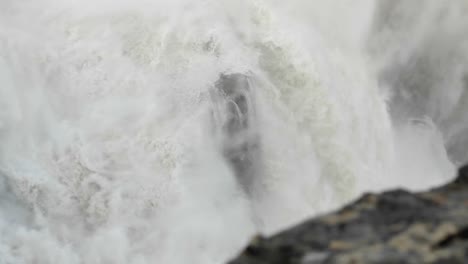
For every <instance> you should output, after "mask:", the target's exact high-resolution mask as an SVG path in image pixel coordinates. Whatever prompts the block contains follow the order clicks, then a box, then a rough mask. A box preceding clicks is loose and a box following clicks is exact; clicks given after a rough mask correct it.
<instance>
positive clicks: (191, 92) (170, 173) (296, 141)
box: [0, 0, 468, 264]
mask: <svg viewBox="0 0 468 264" xmlns="http://www.w3.org/2000/svg"><path fill="white" fill-rule="evenodd" d="M467 9H468V7H467V4H466V3H465V2H463V1H461V0H460V1H453V2H451V3H450V4H448V3H445V4H443V3H439V2H438V1H435V0H433V1H424V2H422V1H421V2H420V3H419V5H416V4H412V3H407V2H405V3H403V1H393V0H392V1H389V0H388V1H380V2H375V1H370V0H359V1H356V0H341V1H338V0H334V1H318V0H315V1H303V0H292V1H287V2H284V1H277V0H271V1H267V0H264V1H263V0H256V1H254V0H251V1H247V0H242V1H239V0H222V1H214V0H204V1H188V0H174V1H149V0H148V1H145V0H132V1H131V0H119V1H105V0H101V1H91V0H82V1H72V0H61V1H59V0H35V1H33V0H23V1H17V0H3V1H2V2H0V263H8V264H10V263H15V264H16V263H38V264H49V263H57V264H59V263H60V264H63V263H73V264H75V263H77V264H78V263H86V264H98V263H99V264H100V263H106V264H107V263H112V264H114V263H116V264H118V263H122V264H123V263H125V264H127V263H134V264H144V263H169V264H172V263H187V262H190V263H200V264H209V263H224V262H226V261H227V260H228V259H229V258H231V257H233V256H234V255H235V254H236V253H237V252H238V251H239V250H240V249H241V248H242V247H243V246H244V245H245V244H246V243H247V241H249V239H250V238H251V237H252V236H253V235H254V234H256V233H266V234H270V233H272V232H275V231H278V230H280V229H283V228H286V227H288V226H289V225H291V224H294V223H297V222H300V221H302V220H304V219H305V218H307V217H311V216H314V215H317V214H319V213H322V212H325V211H328V210H331V209H334V208H337V207H338V206H340V205H342V204H343V203H345V202H348V201H350V200H351V199H354V198H356V197H357V196H358V195H360V194H361V193H362V192H365V191H377V190H383V189H387V188H393V187H405V188H409V189H424V188H428V187H432V186H435V185H437V184H441V183H443V182H446V181H448V180H449V179H451V178H452V177H453V175H454V164H456V165H458V164H459V163H461V162H465V161H466V160H467V159H468V156H466V152H465V151H464V147H465V146H467V145H468V144H465V143H468V137H467V136H465V134H466V133H465V132H466V130H467V129H468V125H467V122H466V121H467V120H466V116H465V115H464V113H465V110H467V109H468V106H467V103H466V102H468V99H467V98H468V96H467V95H466V92H465V91H466V87H467V81H466V80H467V79H468V78H467V77H465V76H468V75H467V66H468V63H467V55H468V51H467V48H466V47H468V45H464V44H466V42H467V41H468V37H467V35H466V34H464V32H465V31H466V28H467V27H466V26H467V25H468V19H466V14H467V13H468V12H467V11H466V10H467Z"/></svg>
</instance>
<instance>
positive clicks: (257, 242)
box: [229, 166, 468, 264]
mask: <svg viewBox="0 0 468 264" xmlns="http://www.w3.org/2000/svg"><path fill="white" fill-rule="evenodd" d="M266 263H269V264H293V263H294V264H316V263H352V264H357V263H468V166H465V167H463V168H461V169H460V170H459V174H458V177H457V178H456V179H455V180H454V181H453V182H451V183H449V184H447V185H445V186H442V187H440V188H436V189H433V190H430V191H426V192H421V193H411V192H408V191H404V190H395V191H389V192H385V193H382V194H378V195H377V194H366V195H364V196H363V197H361V198H360V199H358V200H357V201H355V202H354V203H352V204H350V205H348V206H346V207H344V208H343V209H341V210H340V211H338V212H336V213H332V214H329V215H325V216H322V217H318V218H316V219H311V220H309V221H306V222H305V223H303V224H300V225H298V226H295V227H293V228H291V229H289V230H286V231H284V232H282V233H280V234H277V235H275V236H273V237H270V238H263V237H256V238H254V239H253V240H252V241H251V243H250V244H249V245H248V246H247V248H246V249H245V250H244V251H243V252H242V253H241V254H240V256H239V257H238V258H236V259H235V260H232V261H231V262H229V264H266Z"/></svg>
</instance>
